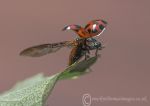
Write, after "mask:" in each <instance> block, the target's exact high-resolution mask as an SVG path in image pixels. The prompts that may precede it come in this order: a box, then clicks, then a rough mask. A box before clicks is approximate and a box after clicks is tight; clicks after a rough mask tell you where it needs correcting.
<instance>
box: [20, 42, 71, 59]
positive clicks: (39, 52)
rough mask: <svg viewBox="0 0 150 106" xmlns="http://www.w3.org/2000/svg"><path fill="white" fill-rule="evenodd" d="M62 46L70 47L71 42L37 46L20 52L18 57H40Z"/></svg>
mask: <svg viewBox="0 0 150 106" xmlns="http://www.w3.org/2000/svg"><path fill="white" fill-rule="evenodd" d="M64 46H72V42H71V41H64V42H59V43H52V44H42V45H37V46H33V47H29V48H27V49H24V50H23V51H21V52H20V55H21V56H29V57H40V56H43V55H46V54H49V53H54V52H56V51H58V50H60V49H61V48H62V47H64Z"/></svg>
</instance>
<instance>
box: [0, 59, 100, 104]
mask: <svg viewBox="0 0 150 106" xmlns="http://www.w3.org/2000/svg"><path fill="white" fill-rule="evenodd" d="M96 60H97V57H92V58H89V59H88V60H83V61H81V62H79V63H75V64H73V65H71V66H69V67H68V68H67V69H65V70H64V71H63V72H60V73H57V74H55V75H53V76H49V77H46V76H44V75H43V74H38V75H35V76H33V77H31V78H28V79H26V80H24V81H22V82H19V83H17V84H16V85H15V86H14V87H13V88H12V89H10V90H9V91H6V92H4V93H3V94H1V95H0V106H43V105H45V102H46V100H47V98H48V96H49V95H50V94H51V92H52V90H53V88H54V86H55V84H56V82H57V81H58V80H62V79H71V78H74V77H79V76H81V75H84V74H85V73H87V71H86V70H87V69H88V68H89V67H90V66H91V65H92V64H94V63H95V62H96Z"/></svg>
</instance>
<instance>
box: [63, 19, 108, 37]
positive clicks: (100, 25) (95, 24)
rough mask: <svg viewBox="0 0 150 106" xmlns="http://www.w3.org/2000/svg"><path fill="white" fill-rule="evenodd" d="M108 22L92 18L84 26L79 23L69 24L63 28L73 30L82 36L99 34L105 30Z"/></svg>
mask: <svg viewBox="0 0 150 106" xmlns="http://www.w3.org/2000/svg"><path fill="white" fill-rule="evenodd" d="M106 26H107V22H106V21H104V20H101V19H99V20H92V21H90V22H88V24H87V25H86V26H85V27H84V28H83V27H81V26H79V25H68V26H66V27H64V28H63V30H73V31H74V32H75V33H77V34H78V36H80V37H81V38H90V37H94V36H99V35H100V34H102V32H103V31H104V30H105V28H106Z"/></svg>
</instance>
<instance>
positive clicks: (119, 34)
mask: <svg viewBox="0 0 150 106" xmlns="http://www.w3.org/2000/svg"><path fill="white" fill-rule="evenodd" d="M149 4H150V1H149V0H89V1H88V0H55V1H54V0H53V1H52V0H0V92H1V93H2V92H3V91H5V90H8V89H10V88H11V87H12V86H13V85H14V84H15V83H16V82H17V81H21V80H23V79H25V78H27V77H30V76H32V75H35V74H37V73H40V72H43V73H45V75H52V74H54V73H57V72H59V71H61V70H63V69H64V68H65V67H66V66H67V61H68V55H69V52H70V50H69V49H66V48H64V49H61V50H60V51H59V52H57V53H55V54H50V55H47V56H44V57H41V58H27V57H20V56H19V52H20V51H21V50H22V49H24V48H26V47H30V46H33V45H37V44H42V43H49V42H50V43H51V42H59V41H64V40H72V39H74V38H75V37H76V34H75V33H73V32H72V31H68V32H62V31H61V29H62V28H63V27H64V26H65V25H68V24H79V25H82V26H84V25H85V24H86V23H87V22H88V21H89V20H93V19H105V20H107V21H108V23H109V24H108V27H107V30H106V31H105V32H104V33H103V34H102V36H100V37H99V38H97V39H98V40H101V41H102V42H103V44H104V45H105V46H106V48H105V49H104V50H103V51H101V52H100V53H101V55H102V57H101V58H100V59H99V60H98V61H97V63H96V64H94V65H93V66H92V70H93V71H92V73H90V74H87V75H85V76H83V77H81V78H79V79H77V80H66V81H61V82H58V83H57V85H56V87H55V89H54V90H53V92H52V95H51V96H50V97H49V100H48V105H49V106H60V105H61V106H69V105H72V106H82V101H81V99H82V95H83V94H85V93H89V94H90V95H91V96H92V97H101V96H103V97H106V96H111V97H146V98H147V102H146V101H138V102H137V101H133V102H130V103H128V102H124V101H119V102H112V101H106V102H96V101H95V102H92V106H99V105H101V106H108V105H109V106H149V102H150V100H149V97H150V83H149V82H150V29H149V28H150V12H149V11H150V5H149Z"/></svg>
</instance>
